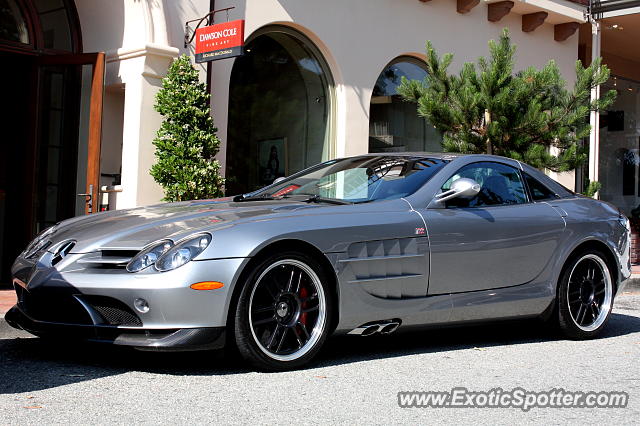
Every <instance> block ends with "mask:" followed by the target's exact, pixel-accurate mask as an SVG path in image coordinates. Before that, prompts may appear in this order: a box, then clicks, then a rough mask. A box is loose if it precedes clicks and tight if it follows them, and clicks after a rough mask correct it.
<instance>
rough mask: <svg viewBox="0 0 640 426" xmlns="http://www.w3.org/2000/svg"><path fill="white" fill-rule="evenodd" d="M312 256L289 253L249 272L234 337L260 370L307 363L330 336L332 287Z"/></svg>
mask: <svg viewBox="0 0 640 426" xmlns="http://www.w3.org/2000/svg"><path fill="white" fill-rule="evenodd" d="M327 283H328V280H327V277H326V274H325V272H324V271H323V269H322V267H321V266H320V264H319V263H318V262H316V261H315V260H314V259H313V258H311V257H309V256H307V255H305V254H302V253H296V252H284V253H279V254H277V255H273V256H270V257H268V258H267V259H265V260H264V261H262V262H261V263H260V264H258V265H257V267H256V268H255V269H254V270H253V271H252V272H251V273H250V274H249V277H248V279H247V280H246V282H245V283H244V285H243V288H242V290H241V293H240V297H239V299H238V303H237V306H236V312H235V321H234V337H235V343H236V346H237V348H238V351H239V352H240V354H241V355H242V357H243V358H244V359H246V360H247V361H248V362H249V363H250V364H252V365H253V366H255V367H257V368H258V369H261V370H266V371H284V370H291V369H296V368H299V367H301V366H303V365H305V364H307V363H308V362H309V361H311V359H313V357H314V356H315V355H316V354H317V353H318V351H319V350H320V348H321V347H322V345H323V344H324V342H325V340H326V338H327V335H328V334H329V325H330V318H331V315H332V298H331V289H330V288H329V286H328V284H327Z"/></svg>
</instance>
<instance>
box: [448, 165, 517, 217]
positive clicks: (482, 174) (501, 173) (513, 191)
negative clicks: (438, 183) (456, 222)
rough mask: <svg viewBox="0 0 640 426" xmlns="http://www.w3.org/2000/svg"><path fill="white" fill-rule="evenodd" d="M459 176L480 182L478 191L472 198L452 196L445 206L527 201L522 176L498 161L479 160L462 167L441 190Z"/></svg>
mask: <svg viewBox="0 0 640 426" xmlns="http://www.w3.org/2000/svg"><path fill="white" fill-rule="evenodd" d="M460 178H469V179H473V180H475V181H476V182H478V183H479V184H480V192H479V193H478V195H476V196H475V197H474V198H472V199H464V198H454V199H452V200H449V201H447V207H487V206H501V205H510V204H523V203H526V202H527V196H526V193H525V189H524V184H523V182H522V178H521V176H520V173H519V172H518V170H517V169H515V168H513V167H510V166H507V165H505V164H500V163H491V162H481V163H473V164H468V165H466V166H464V167H462V168H461V169H460V170H458V171H457V172H456V174H454V175H453V176H451V178H449V179H448V180H447V181H446V182H445V183H444V185H443V186H442V190H443V191H447V190H449V189H450V188H451V184H452V183H453V182H455V181H456V180H457V179H460Z"/></svg>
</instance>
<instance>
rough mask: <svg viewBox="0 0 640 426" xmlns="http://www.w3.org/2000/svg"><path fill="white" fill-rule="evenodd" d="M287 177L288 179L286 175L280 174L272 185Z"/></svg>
mask: <svg viewBox="0 0 640 426" xmlns="http://www.w3.org/2000/svg"><path fill="white" fill-rule="evenodd" d="M285 179H286V176H280V177H279V178H276V180H274V181H273V183H272V184H271V185H275V184H276V183H280V182H282V181H283V180H285Z"/></svg>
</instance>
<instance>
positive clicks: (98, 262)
mask: <svg viewBox="0 0 640 426" xmlns="http://www.w3.org/2000/svg"><path fill="white" fill-rule="evenodd" d="M136 254H138V250H101V251H99V252H96V253H89V254H87V255H86V256H84V257H83V258H81V259H79V260H78V263H80V264H83V265H86V266H88V267H90V268H103V269H124V268H125V267H126V266H127V263H129V261H130V260H131V259H132V258H133V256H135V255H136Z"/></svg>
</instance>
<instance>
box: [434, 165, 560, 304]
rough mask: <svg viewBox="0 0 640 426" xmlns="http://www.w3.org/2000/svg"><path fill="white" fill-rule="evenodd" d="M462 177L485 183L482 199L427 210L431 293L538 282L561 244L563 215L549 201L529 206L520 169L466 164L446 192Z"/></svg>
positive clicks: (447, 186)
mask: <svg viewBox="0 0 640 426" xmlns="http://www.w3.org/2000/svg"><path fill="white" fill-rule="evenodd" d="M462 177H464V178H471V179H474V180H475V181H476V182H478V183H479V184H480V187H481V188H480V192H479V193H478V195H476V196H475V197H473V198H471V199H461V198H455V199H453V200H449V201H447V202H446V203H445V205H444V206H438V207H439V208H426V209H424V210H423V211H422V213H423V216H424V218H425V221H426V224H427V231H428V235H429V239H430V250H431V262H430V267H431V272H430V276H429V287H428V294H430V295H433V294H444V293H459V292H468V291H476V290H486V289H492V288H500V287H509V286H516V285H520V284H525V283H527V282H530V281H532V280H534V279H535V278H536V277H537V276H538V275H539V274H540V273H541V272H542V271H543V270H544V268H545V266H546V265H547V264H548V263H549V261H550V260H551V259H552V257H553V253H554V252H555V251H556V248H557V247H558V245H559V243H560V239H561V235H562V233H563V232H564V228H565V222H564V219H563V218H562V216H561V215H560V214H559V213H558V212H557V211H556V210H555V209H554V208H553V207H551V206H550V205H549V204H547V203H544V202H541V203H533V202H530V197H529V195H528V193H527V190H526V187H525V185H524V182H523V178H522V175H521V173H520V171H519V170H518V169H516V168H514V167H511V166H509V165H507V164H503V163H498V162H487V161H484V162H477V163H471V164H467V165H465V166H463V167H461V168H460V169H459V170H458V171H457V172H456V173H454V174H453V175H452V176H451V177H450V178H449V179H448V180H447V181H446V182H445V184H444V185H443V187H442V190H443V191H445V190H448V189H449V187H450V185H451V183H452V182H453V181H455V180H456V179H459V178H462Z"/></svg>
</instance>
